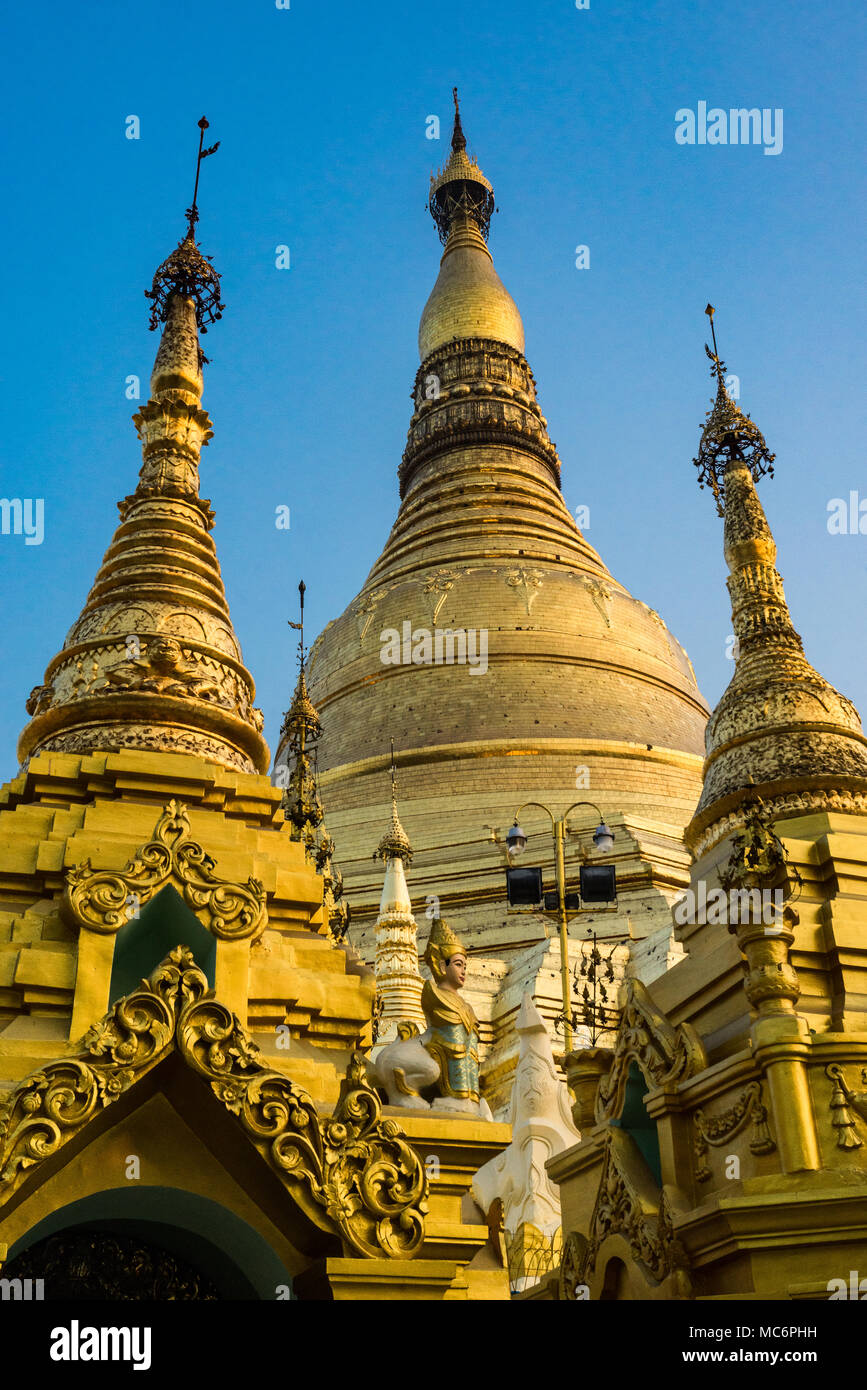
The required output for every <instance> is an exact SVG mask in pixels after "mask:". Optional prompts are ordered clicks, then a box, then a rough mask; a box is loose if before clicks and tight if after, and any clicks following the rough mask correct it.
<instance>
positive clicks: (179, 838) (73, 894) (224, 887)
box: [61, 801, 267, 941]
mask: <svg viewBox="0 0 867 1390" xmlns="http://www.w3.org/2000/svg"><path fill="white" fill-rule="evenodd" d="M167 884H172V885H173V886H174V887H175V888H176V889H177V891H178V893H179V894H180V896H181V897H182V898H183V900H184V902H185V903H186V904H187V906H188V907H189V908H190V909H191V910H192V911H193V912H194V913H195V914H196V916H197V917H198V919H199V921H200V922H201V923H202V924H203V926H205V927H207V929H208V930H209V931H211V932H213V934H214V935H215V936H219V937H222V938H224V939H225V940H228V941H238V940H242V939H244V938H246V937H250V938H251V939H252V940H254V941H255V940H257V939H258V937H260V936H261V935H262V932H263V931H264V929H265V923H266V921H267V914H266V911H265V888H264V885H263V884H262V883H261V882H260V880H259V879H257V878H252V877H251V878H248V879H247V882H246V883H233V882H231V881H230V880H229V879H224V878H220V876H219V875H218V874H217V872H216V865H215V863H214V860H213V859H212V858H211V856H210V855H209V854H208V853H206V851H205V849H204V848H203V847H202V845H200V844H199V842H198V841H197V840H194V839H193V837H192V831H191V828H190V818H189V815H188V814H187V808H186V806H184V805H182V804H181V803H180V802H178V801H169V802H168V803H167V804H166V805H165V806H164V807H163V812H162V815H161V816H160V818H159V820H158V821H157V823H156V826H155V828H154V832H153V835H152V836H151V838H150V840H149V841H148V843H147V844H146V845H142V847H141V849H139V850H138V851H137V853H136V854H135V855H134V856H133V858H132V859H130V860H129V862H128V863H127V865H126V868H124V869H122V870H120V871H119V872H113V871H111V870H109V869H94V867H93V865H92V863H91V861H90V860H89V859H86V860H85V861H84V863H82V864H76V865H75V866H74V867H73V868H71V869H69V870H68V872H67V875H66V886H65V889H64V894H63V898H62V900H61V910H62V911H63V914H64V916H65V917H67V918H68V919H69V920H70V921H71V922H72V924H73V925H76V926H78V927H85V928H87V930H89V931H95V932H100V933H102V934H105V935H111V934H113V933H114V932H117V931H119V930H120V928H121V927H122V926H123V925H124V924H125V923H126V922H128V921H129V920H130V918H131V917H133V916H137V915H138V913H139V911H140V910H141V908H143V907H144V906H145V904H146V903H147V902H149V900H150V899H151V898H152V897H153V896H154V895H155V894H156V893H159V892H160V891H161V890H162V889H163V888H165V887H166V885H167Z"/></svg>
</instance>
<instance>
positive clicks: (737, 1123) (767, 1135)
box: [693, 1081, 777, 1182]
mask: <svg viewBox="0 0 867 1390" xmlns="http://www.w3.org/2000/svg"><path fill="white" fill-rule="evenodd" d="M750 1118H751V1119H752V1122H753V1137H752V1139H751V1140H750V1153H752V1154H769V1153H773V1152H774V1150H775V1149H776V1147H777V1146H776V1144H775V1143H774V1141H773V1139H772V1138H771V1131H770V1130H769V1129H768V1112H767V1109H766V1107H765V1106H764V1105H763V1104H762V1083H761V1082H760V1081H751V1082H750V1084H749V1086H747V1088H746V1089H745V1090H744V1091H742V1093H741V1094H740V1095H739V1096H738V1098H737V1100H736V1101H735V1103H734V1105H731V1106H729V1108H728V1110H724V1111H723V1112H722V1114H721V1115H716V1116H713V1117H711V1116H708V1115H705V1113H704V1111H703V1110H696V1112H695V1114H694V1115H693V1122H694V1124H695V1131H696V1132H695V1158H696V1174H695V1176H696V1179H697V1180H698V1182H707V1181H708V1180H709V1178H711V1177H712V1174H711V1170H710V1168H709V1167H708V1164H707V1154H708V1146H709V1145H711V1144H712V1145H713V1146H714V1148H719V1146H720V1145H721V1144H726V1143H728V1141H729V1139H733V1138H734V1136H735V1135H736V1134H739V1133H740V1131H741V1130H742V1129H743V1127H744V1125H745V1124H746V1122H747V1120H749V1119H750Z"/></svg>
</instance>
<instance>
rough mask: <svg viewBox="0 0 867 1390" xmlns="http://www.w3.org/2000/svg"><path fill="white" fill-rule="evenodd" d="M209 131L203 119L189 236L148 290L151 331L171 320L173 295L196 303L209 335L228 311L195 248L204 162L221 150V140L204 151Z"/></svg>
mask: <svg viewBox="0 0 867 1390" xmlns="http://www.w3.org/2000/svg"><path fill="white" fill-rule="evenodd" d="M207 129H208V122H207V120H206V119H205V117H204V116H203V117H202V119H201V120H200V121H199V153H198V158H197V160H196V182H195V186H194V188H193V201H192V203H191V204H190V206H189V207H188V208H187V210H186V212H185V213H184V216H185V217H186V219H187V230H186V234H185V235H184V237H183V239H182V240H181V241H179V242H178V245H177V246H176V248H175V250H174V251H173V252H172V254H171V255H170V256H168V257H167V258H166V260H164V261H163V263H162V265H161V266H160V267H159V268H158V270H157V272H156V274H155V275H154V279H153V285H152V286H151V288H150V289H149V290H145V294H146V296H147V298H148V299H150V300H153V307H152V309H151V316H150V327H151V330H153V329H155V328H156V326H157V324H159V323H165V321H166V318H167V316H168V304H169V299H170V298H171V296H172V295H173V294H180V295H183V297H184V298H185V299H192V300H193V301H194V303H195V306H196V323H197V324H198V326H199V329H200V330H201V332H202V333H207V331H208V324H209V323H213V322H214V321H215V319H221V318H222V317H223V310H224V308H225V307H226V306H225V305H224V304H223V302H222V301H221V299H220V277H219V275H218V274H217V272H216V270H215V269H214V267H213V266H212V265H211V257H210V256H203V255H202V253H201V251H200V250H199V248H198V246H197V245H196V233H195V229H196V223H197V222H198V220H199V208H198V197H199V174H200V172H201V168H202V160H203V159H207V158H208V156H209V155H212V154H215V153H216V151H217V150H218V149H219V148H220V142H219V140H218V141H217V143H216V144H215V145H211V146H209V148H208V149H205V148H204V140H205V131H206V130H207Z"/></svg>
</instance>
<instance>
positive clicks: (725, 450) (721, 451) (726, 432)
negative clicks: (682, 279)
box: [693, 304, 776, 516]
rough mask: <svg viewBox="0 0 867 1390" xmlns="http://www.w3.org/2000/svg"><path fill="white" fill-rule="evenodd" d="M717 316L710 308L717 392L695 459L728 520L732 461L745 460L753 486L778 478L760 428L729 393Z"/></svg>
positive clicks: (702, 481)
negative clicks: (728, 475) (728, 478)
mask: <svg viewBox="0 0 867 1390" xmlns="http://www.w3.org/2000/svg"><path fill="white" fill-rule="evenodd" d="M715 312H716V310H715V309H714V307H713V305H712V304H708V305H707V307H706V309H705V313H706V314H707V316H708V318H709V319H710V331H711V336H712V338H713V352H711V350H710V348H709V347H708V345H707V343H705V345H704V350H705V352H706V353H707V355H708V357H709V358H710V361H711V369H710V374H711V376H712V377H715V378H716V382H717V391H716V397H715V399H714V400H713V401H712V402H711V408H710V410H709V411H708V413H707V416H706V418H705V422H704V427H703V429H702V434H701V440H700V442H699V446H698V455H697V457H696V458H694V459H693V464H694V465H695V467H696V468H697V469H698V485H699V487H701V488H704V487H709V488H710V489H711V491H712V493H713V495H714V498H715V500H716V506H717V512H718V514H719V515H720V516H725V473H726V468H727V466H728V463H729V461H730V460H734V459H738V460H743V462H744V463H746V465H747V467H748V468H749V470H750V473H751V474H752V479H753V482H754V483H757V482H758V481H759V478H762V477H764V475H765V474H766V473H767V475H768V476H769V477H771V478H772V477H773V476H774V469H773V463H774V459H775V457H776V455H775V454H772V453H771V451H770V450H769V448H768V446H767V444H766V443H765V437H764V435H763V434H762V432H761V430H760V429H759V427H758V425H756V424H755V423H754V422H753V421H752V420H751V419H750V417H749V415H746V414H744V412H743V411H742V410H741V409H740V408H739V407H738V406H737V405H736V404H735V402H734V401H733V400H732V398H731V396H730V395H729V393H728V391H727V390H726V384H725V376H726V365H725V363H724V362H723V360H722V358H721V357H720V355H719V352H718V351H717V345H716V331H715V329H714V323H713V316H714V313H715Z"/></svg>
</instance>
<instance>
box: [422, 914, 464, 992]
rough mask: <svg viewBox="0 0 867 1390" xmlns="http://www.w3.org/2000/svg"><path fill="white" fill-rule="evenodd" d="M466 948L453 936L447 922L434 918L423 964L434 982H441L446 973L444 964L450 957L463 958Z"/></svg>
mask: <svg viewBox="0 0 867 1390" xmlns="http://www.w3.org/2000/svg"><path fill="white" fill-rule="evenodd" d="M466 954H467V952H466V947H465V946H463V945H462V944H461V942H460V941H459V940H458V938H457V937H456V936H455V934H454V932H453V931H452V929H451V927H450V926H449V924H448V922H444V921H443V920H442V918H440V917H435V918H434V923H433V926H432V927H431V933H430V938H429V940H428V943H427V946H426V948H425V953H424V962H425V965H427V966H428V967H429V968H430V972H431V974H432V975H433V977H434V979H435V980H441V979H442V977H443V975H444V974H445V973H446V964H447V963H448V961H450V960H451V958H452V956H465V955H466Z"/></svg>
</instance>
